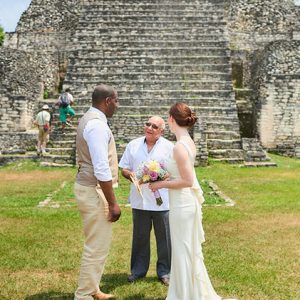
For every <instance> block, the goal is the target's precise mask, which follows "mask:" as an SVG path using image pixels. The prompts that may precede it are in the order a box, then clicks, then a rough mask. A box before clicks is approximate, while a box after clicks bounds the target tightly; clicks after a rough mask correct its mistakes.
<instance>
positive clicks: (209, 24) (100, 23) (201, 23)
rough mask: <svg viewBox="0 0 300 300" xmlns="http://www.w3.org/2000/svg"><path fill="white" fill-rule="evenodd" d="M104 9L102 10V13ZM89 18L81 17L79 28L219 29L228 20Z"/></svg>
mask: <svg viewBox="0 0 300 300" xmlns="http://www.w3.org/2000/svg"><path fill="white" fill-rule="evenodd" d="M101 12H102V11H100V13H101ZM87 17H88V20H84V19H82V18H81V19H80V20H79V22H78V25H77V26H78V27H77V30H80V28H82V29H84V30H87V29H90V28H92V29H93V28H95V27H98V28H101V29H104V28H115V27H131V26H132V25H133V26H134V27H135V28H143V27H145V26H147V27H148V28H149V29H156V28H161V27H163V28H171V27H172V26H174V27H173V28H177V27H180V28H191V27H193V28H200V29H202V28H203V27H205V28H215V27H218V28H219V29H221V30H223V28H222V27H224V26H226V24H227V23H226V21H224V20H223V19H221V18H211V19H208V18H206V19H203V18H199V17H198V16H194V17H190V18H185V17H183V16H181V17H177V16H174V15H171V16H170V17H169V18H168V17H161V16H155V15H151V16H147V17H146V18H141V17H140V16H134V15H131V16H128V17H126V16H118V17H113V18H111V19H108V18H107V17H105V16H104V17H101V18H99V16H98V18H89V15H87Z"/></svg>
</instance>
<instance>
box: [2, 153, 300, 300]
mask: <svg viewBox="0 0 300 300" xmlns="http://www.w3.org/2000/svg"><path fill="white" fill-rule="evenodd" d="M271 156H272V159H273V160H274V161H276V162H277V164H278V167H277V168H249V169H248V168H239V167H238V166H234V165H228V164H221V163H215V162H210V165H209V166H208V167H206V168H197V176H198V178H199V180H200V181H201V182H202V180H204V182H203V183H202V186H203V189H204V191H205V198H206V200H207V201H206V204H208V205H207V206H205V207H203V225H204V230H205V234H206V236H205V237H206V242H205V243H204V245H203V251H204V257H205V264H206V266H207V269H208V272H209V275H210V277H211V280H212V282H213V285H214V287H215V289H216V290H217V292H218V293H219V294H220V295H222V296H223V297H224V298H226V297H236V298H238V299H249V300H250V299H251V300H252V299H258V300H264V299H266V300H267V299H268V300H269V299H272V300H273V299H275V300H277V299H284V300H285V299H287V300H288V299H290V300H294V299H300V291H299V274H300V264H299V249H300V238H299V237H300V189H299V186H300V161H299V160H295V159H289V158H283V157H280V156H275V155H271ZM75 174H76V169H75V168H64V169H51V168H41V167H38V165H37V164H35V163H32V162H26V163H25V164H24V163H21V164H20V163H15V164H12V165H9V166H6V167H1V168H0V191H1V192H0V245H1V247H0V299H1V300H2V299H26V300H37V299H60V300H61V299H67V300H71V299H73V292H74V290H75V289H76V285H77V279H78V271H79V264H80V257H81V253H82V244H83V235H82V226H81V220H80V217H79V213H78V211H77V207H76V202H75V200H74V195H73V183H74V177H75ZM208 180H213V181H214V182H215V183H216V184H217V185H218V187H219V188H220V189H221V190H222V191H223V192H224V193H225V194H226V195H227V196H229V197H230V198H231V199H233V200H234V201H235V202H236V206H234V207H225V206H222V205H221V206H217V207H216V206H214V205H213V204H214V203H218V201H220V199H218V198H217V199H214V195H213V194H211V190H210V189H209V187H208V185H207V184H206V182H207V181H208ZM62 183H64V186H63V187H62ZM128 192H129V185H128V182H127V181H125V180H124V179H122V178H121V182H120V188H119V189H117V190H116V194H117V198H118V200H119V203H120V205H121V208H122V216H121V219H120V220H119V221H118V222H117V223H115V224H114V226H113V230H114V232H113V241H112V246H111V251H110V254H109V257H108V260H107V264H106V268H105V273H104V276H103V280H102V282H101V289H102V290H103V291H105V292H113V293H114V294H116V295H117V297H118V299H127V300H128V299H130V300H135V299H146V300H150V299H151V300H154V299H165V296H166V293H167V288H166V287H164V286H163V285H161V284H160V283H159V282H158V280H157V278H156V274H155V260H156V253H155V240H154V237H153V236H152V237H151V238H152V254H151V255H152V257H151V265H150V270H149V273H148V275H147V277H146V278H145V279H144V280H141V281H139V282H137V283H135V284H128V283H127V282H126V277H127V275H128V273H129V269H130V248H131V232H132V221H131V210H130V208H128V207H126V206H125V204H126V203H127V196H128ZM49 196H51V202H50V204H51V203H58V204H59V207H58V208H51V207H50V206H45V207H38V204H39V203H40V202H41V201H43V200H45V199H46V198H47V197H49Z"/></svg>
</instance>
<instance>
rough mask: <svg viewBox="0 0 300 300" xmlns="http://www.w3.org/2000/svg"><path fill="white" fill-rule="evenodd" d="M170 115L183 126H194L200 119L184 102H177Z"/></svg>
mask: <svg viewBox="0 0 300 300" xmlns="http://www.w3.org/2000/svg"><path fill="white" fill-rule="evenodd" d="M169 115H170V116H171V117H172V118H173V119H174V120H175V122H176V123H177V124H178V125H179V126H182V127H189V128H190V127H193V126H194V124H195V123H196V121H197V120H198V118H197V117H196V114H195V113H194V112H192V111H191V109H190V108H189V107H188V106H187V105H186V104H185V103H183V102H177V103H175V104H174V105H172V106H171V108H170V110H169Z"/></svg>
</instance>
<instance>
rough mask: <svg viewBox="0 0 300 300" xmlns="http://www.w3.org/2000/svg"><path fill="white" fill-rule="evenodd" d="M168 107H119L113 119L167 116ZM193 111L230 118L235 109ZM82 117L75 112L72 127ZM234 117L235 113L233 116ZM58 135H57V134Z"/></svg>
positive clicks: (197, 107)
mask: <svg viewBox="0 0 300 300" xmlns="http://www.w3.org/2000/svg"><path fill="white" fill-rule="evenodd" d="M169 109H170V106H123V105H120V106H119V107H118V109H117V111H116V113H115V114H114V118H115V117H116V116H118V117H120V116H122V117H127V116H131V117H135V116H137V117H140V116H145V115H149V114H158V115H163V114H167V112H168V111H169ZM193 109H194V110H195V111H196V113H200V114H203V115H205V116H210V115H212V116H214V117H217V116H218V115H221V116H223V115H224V116H227V117H228V116H229V117H230V116H231V114H232V112H236V107H235V106H226V107H223V106H208V107H205V106H194V107H193ZM82 115H83V112H77V114H76V116H75V117H74V119H73V125H74V126H75V124H76V121H75V120H76V118H77V119H78V118H81V117H82ZM233 115H234V116H236V115H235V113H234V114H233ZM58 116H59V114H58V113H54V117H55V118H58ZM66 129H69V130H70V131H71V130H72V129H73V128H72V127H66ZM58 134H59V133H58Z"/></svg>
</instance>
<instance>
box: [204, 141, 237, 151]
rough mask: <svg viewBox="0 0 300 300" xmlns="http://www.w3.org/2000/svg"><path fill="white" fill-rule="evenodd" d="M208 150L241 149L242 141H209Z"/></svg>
mask: <svg viewBox="0 0 300 300" xmlns="http://www.w3.org/2000/svg"><path fill="white" fill-rule="evenodd" d="M207 147H208V149H241V147H242V145H241V140H240V139H238V140H232V139H230V140H224V139H207Z"/></svg>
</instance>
